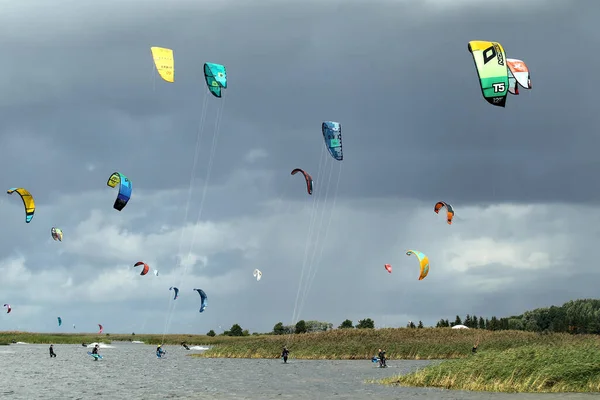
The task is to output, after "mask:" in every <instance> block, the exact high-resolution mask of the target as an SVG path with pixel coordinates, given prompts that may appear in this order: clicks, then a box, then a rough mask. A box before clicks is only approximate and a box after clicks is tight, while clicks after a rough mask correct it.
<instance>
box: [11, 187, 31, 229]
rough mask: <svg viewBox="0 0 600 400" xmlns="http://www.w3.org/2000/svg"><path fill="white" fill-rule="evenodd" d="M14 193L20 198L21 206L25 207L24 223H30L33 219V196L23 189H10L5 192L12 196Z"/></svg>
mask: <svg viewBox="0 0 600 400" xmlns="http://www.w3.org/2000/svg"><path fill="white" fill-rule="evenodd" d="M14 192H17V193H18V194H19V196H21V200H23V205H24V206H25V222H26V223H30V222H31V220H32V219H33V214H34V213H35V201H33V196H32V195H31V193H29V192H28V191H27V190H25V189H23V188H12V189H8V190H7V191H6V193H8V194H13V193H14Z"/></svg>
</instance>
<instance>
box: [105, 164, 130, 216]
mask: <svg viewBox="0 0 600 400" xmlns="http://www.w3.org/2000/svg"><path fill="white" fill-rule="evenodd" d="M106 184H107V185H108V186H109V187H111V188H114V187H116V186H117V185H119V194H118V195H117V199H116V200H115V204H114V205H113V208H114V209H115V210H117V211H121V210H122V209H123V208H124V207H125V206H126V205H127V202H128V201H129V199H130V198H131V190H132V188H131V181H130V180H129V178H127V177H126V176H125V175H123V174H122V173H120V172H113V174H112V175H111V176H110V178H108V182H106Z"/></svg>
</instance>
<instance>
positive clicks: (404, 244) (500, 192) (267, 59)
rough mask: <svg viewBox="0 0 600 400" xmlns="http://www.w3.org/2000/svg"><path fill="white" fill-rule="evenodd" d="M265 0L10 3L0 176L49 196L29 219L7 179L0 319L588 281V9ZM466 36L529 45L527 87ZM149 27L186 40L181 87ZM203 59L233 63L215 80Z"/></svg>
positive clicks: (172, 41)
mask: <svg viewBox="0 0 600 400" xmlns="http://www.w3.org/2000/svg"><path fill="white" fill-rule="evenodd" d="M251 3H252V4H251V5H250V4H249V3H248V2H246V1H243V0H230V1H218V2H215V1H198V0H194V1H184V0H180V1H173V2H172V3H170V5H169V6H168V7H165V5H164V2H162V1H161V2H159V1H144V2H141V1H132V0H127V1H124V0H119V1H116V0H107V1H102V2H98V1H89V0H77V1H66V0H65V1H61V2H59V3H53V4H48V3H47V2H45V1H41V0H38V1H34V0H27V1H26V0H22V1H18V2H14V1H6V0H0V8H1V9H2V13H0V47H1V48H2V51H3V53H4V57H3V61H2V66H1V67H0V68H1V70H2V72H1V73H0V113H1V114H0V149H1V152H2V153H1V154H2V157H0V171H2V172H1V173H0V187H1V188H4V190H6V189H8V188H11V187H24V188H26V189H28V190H29V191H30V192H31V193H32V194H33V196H34V197H35V200H36V206H37V209H36V212H35V216H34V218H33V221H32V222H31V223H30V224H26V223H25V213H24V209H23V204H22V202H21V201H20V199H19V198H18V196H17V195H16V194H13V195H8V194H4V195H2V196H0V220H1V221H2V224H3V229H2V230H1V231H0V303H1V304H4V303H9V304H11V306H12V308H13V311H12V312H11V313H10V314H6V313H4V312H2V313H0V329H1V330H15V329H19V330H32V331H67V332H70V331H76V332H81V331H84V332H93V331H95V330H97V324H98V323H101V324H103V325H104V328H105V332H107V333H111V332H113V333H116V332H123V333H129V332H132V331H133V332H136V333H138V332H139V333H143V332H152V333H183V332H186V333H206V332H207V331H208V330H210V329H214V330H215V331H217V332H219V331H220V330H219V327H222V328H223V329H228V328H229V327H230V326H231V325H232V324H233V323H239V324H240V325H241V326H242V327H243V328H245V329H249V330H250V331H260V332H263V331H270V330H271V329H272V327H273V325H274V324H275V323H277V322H278V321H282V322H284V323H285V324H289V323H291V322H292V321H295V320H297V319H306V320H314V319H317V320H321V321H329V322H332V323H334V324H335V326H337V325H339V324H340V323H341V322H342V321H343V320H344V319H346V318H349V319H351V320H353V321H354V322H355V323H356V322H357V321H358V320H359V319H363V318H367V317H369V318H372V319H374V320H375V323H376V325H377V326H404V325H406V323H407V322H408V321H409V320H413V321H418V320H422V321H423V322H424V323H425V324H426V325H433V324H435V322H436V321H437V320H439V319H440V318H450V319H453V318H454V316H455V315H456V314H460V315H461V317H462V316H464V315H465V314H466V313H470V314H476V315H481V316H486V317H491V316H492V315H496V316H509V315H513V314H519V313H521V312H523V311H525V310H528V309H532V308H536V307H545V306H550V305H560V304H562V303H563V302H565V301H568V300H571V299H577V298H586V297H594V296H596V297H597V295H598V284H597V283H598V281H599V279H600V272H599V268H598V266H597V265H596V263H595V260H596V258H597V250H598V245H597V241H598V237H599V233H600V225H599V222H600V212H599V211H598V208H597V207H596V205H597V203H598V201H599V200H600V190H599V182H598V179H597V173H598V171H599V167H600V157H599V155H598V149H599V148H600V134H599V132H598V126H599V125H600V113H599V112H598V101H597V93H596V92H597V90H596V89H594V87H595V84H596V82H597V81H598V74H597V71H598V70H600V55H599V53H598V52H596V51H592V50H590V49H597V48H598V46H599V45H600V32H599V30H598V29H597V28H595V26H596V25H597V21H598V18H599V17H600V3H599V2H597V1H592V0H590V1H585V0H578V1H576V0H572V1H569V2H567V1H558V0H557V1H552V0H548V1H542V0H539V1H538V0H528V1H527V2H523V1H509V0H505V1H501V0H497V1H494V2H488V1H475V0H472V1H467V0H462V1H460V0H457V1H451V0H447V1H443V0H424V1H419V2H415V1H401V0H397V1H392V0H388V1H382V0H369V1H360V2H359V1H351V0H345V1H343V0H339V1H325V0H319V1H302V2H293V1H292V0H290V1H285V2H283V1H271V2H268V1H262V0H261V1H259V0H256V1H253V2H251ZM416 4H418V5H416ZM117 5H118V6H117ZM470 40H493V41H498V42H500V43H501V44H502V45H503V46H504V48H505V50H506V52H507V56H508V57H511V58H520V59H522V60H524V61H525V62H526V63H527V65H528V66H529V68H530V70H531V71H532V72H531V80H532V84H533V89H532V90H530V91H527V90H521V95H519V96H510V95H509V96H510V97H509V98H508V101H507V105H506V108H504V109H502V108H499V107H493V106H491V105H490V104H488V103H487V102H486V101H485V100H484V99H483V97H482V95H481V91H480V88H479V82H478V79H477V74H476V71H475V68H474V65H473V59H472V57H471V55H470V54H469V52H468V50H467V43H468V42H469V41H470ZM151 46H162V47H169V48H172V49H173V50H174V54H175V83H172V84H170V83H167V82H164V81H162V80H161V79H160V77H159V76H158V74H157V72H156V70H155V68H154V63H153V61H152V57H151V54H150V47H151ZM204 62H216V63H220V64H224V65H225V66H226V67H227V73H228V88H227V89H226V90H224V92H223V97H222V99H217V98H215V97H213V96H211V95H209V94H207V93H208V92H207V90H206V86H205V83H204V78H203V74H202V67H203V63H204ZM203 115H204V116H205V118H202V116H203ZM324 120H332V121H339V122H340V123H341V124H342V135H343V146H344V160H343V161H342V162H338V161H335V160H334V159H333V158H332V157H331V156H329V154H328V153H327V151H326V149H325V146H324V142H323V137H322V134H321V123H322V121H324ZM199 137H200V147H199V153H198V157H197V163H196V166H195V168H193V165H194V158H195V154H196V153H195V149H196V142H197V140H198V138H199ZM213 140H214V144H215V146H216V147H214V152H212V157H211V146H212V144H213ZM211 161H212V167H210V164H211ZM294 168H303V169H305V170H306V171H307V172H309V173H310V174H312V176H313V179H314V194H313V195H312V196H309V195H308V194H307V193H306V187H305V184H304V182H303V179H302V177H300V176H299V175H295V176H291V175H290V171H291V170H292V169H294ZM209 170H210V174H208V172H209ZM114 171H120V172H122V173H123V174H125V175H126V176H128V177H129V178H130V179H131V181H132V183H133V195H132V198H131V200H130V202H129V204H128V205H127V206H126V207H125V209H123V211H121V212H119V211H117V210H114V209H113V207H112V206H113V203H114V199H115V197H116V195H117V193H116V190H115V189H110V188H108V187H107V186H106V181H107V179H108V177H109V176H110V174H111V173H113V172H114ZM207 177H208V178H207ZM338 178H339V180H338ZM338 183H339V184H338ZM190 188H192V189H193V190H192V192H191V193H192V194H191V197H190V202H189V207H188V206H187V204H188V192H189V190H190ZM203 192H204V193H205V196H204V201H203V200H202V199H203ZM439 200H444V201H447V202H449V203H451V204H452V205H453V206H454V208H455V211H456V217H455V220H454V223H453V225H452V226H448V225H447V224H446V222H445V218H444V216H443V215H441V214H440V215H436V214H435V213H434V212H433V205H434V204H435V202H437V201H439ZM200 211H201V214H200V218H198V216H199V213H200ZM53 226H56V227H59V228H61V229H62V230H63V232H64V241H63V242H62V243H60V242H55V241H53V240H52V238H51V236H50V229H51V227H53ZM407 249H415V250H420V251H422V252H424V253H425V254H427V255H428V256H429V259H430V263H431V268H430V273H429V276H428V277H427V278H425V279H424V280H422V281H418V280H417V278H418V275H419V271H418V262H417V260H416V259H415V258H414V257H407V256H406V255H405V252H406V250H407ZM179 260H183V262H180V261H179ZM136 261H145V262H147V263H148V264H149V265H150V266H151V268H152V270H155V269H156V270H158V271H159V275H158V276H154V274H152V273H150V274H148V275H146V276H140V275H139V269H138V268H133V264H134V263H135V262H136ZM385 263H390V264H392V266H393V272H392V274H388V273H387V272H386V271H385V269H384V264H385ZM255 268H258V269H260V270H261V271H262V272H263V276H262V280H261V281H260V282H257V281H256V280H255V279H254V278H253V276H252V272H253V270H254V269H255ZM171 286H177V287H178V288H179V289H180V295H179V298H178V299H177V300H176V301H173V300H172V292H170V291H169V287H171ZM194 288H202V289H204V291H205V292H206V293H207V295H208V298H209V299H208V307H207V308H206V311H205V312H203V313H199V312H198V309H199V305H200V298H199V296H198V294H197V293H196V292H194V291H193V289H194ZM57 316H61V317H62V320H63V326H62V327H61V328H58V326H57V323H56V317H57ZM72 324H75V325H76V328H75V329H73V326H72Z"/></svg>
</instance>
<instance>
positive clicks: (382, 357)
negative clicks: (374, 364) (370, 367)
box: [377, 349, 387, 368]
mask: <svg viewBox="0 0 600 400" xmlns="http://www.w3.org/2000/svg"><path fill="white" fill-rule="evenodd" d="M377 357H379V368H385V367H387V365H386V363H385V350H381V349H379V353H378V354H377Z"/></svg>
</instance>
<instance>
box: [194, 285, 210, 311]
mask: <svg viewBox="0 0 600 400" xmlns="http://www.w3.org/2000/svg"><path fill="white" fill-rule="evenodd" d="M194 290H195V291H196V292H198V294H199V295H200V312H203V311H204V309H206V306H207V305H208V297H207V296H206V293H204V290H202V289H194Z"/></svg>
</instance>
